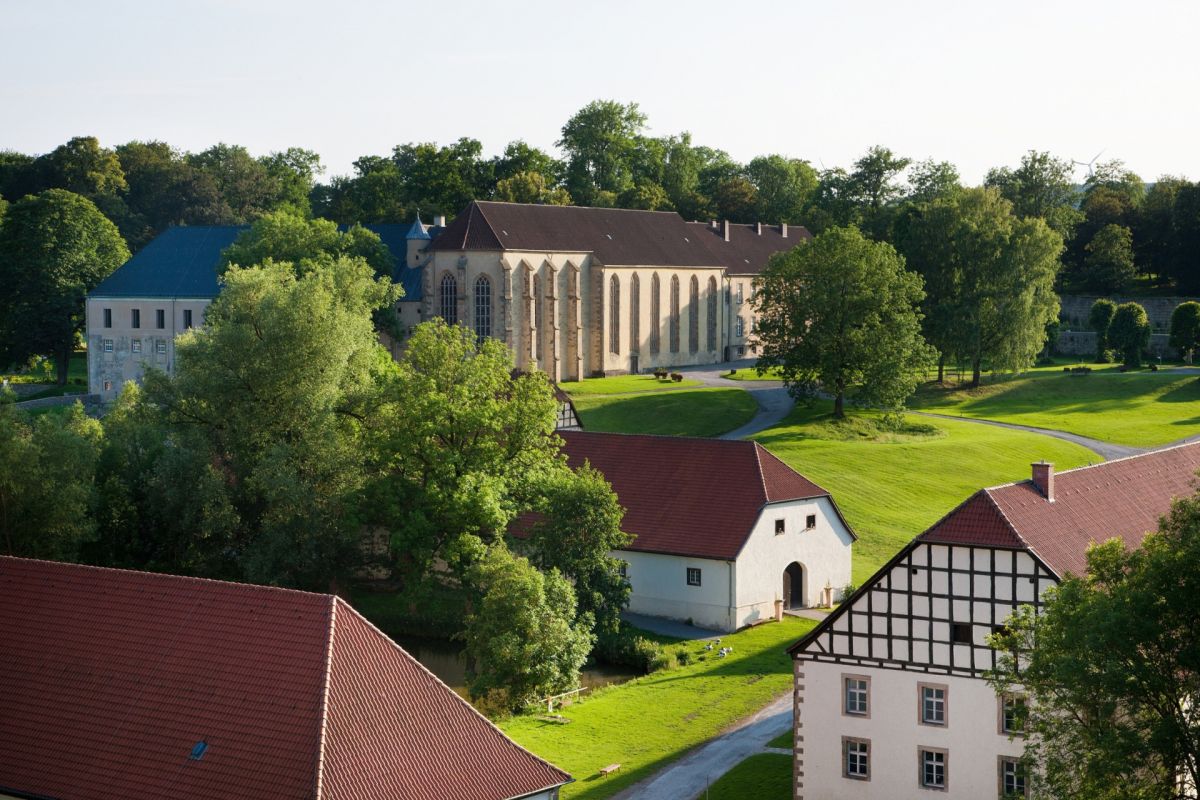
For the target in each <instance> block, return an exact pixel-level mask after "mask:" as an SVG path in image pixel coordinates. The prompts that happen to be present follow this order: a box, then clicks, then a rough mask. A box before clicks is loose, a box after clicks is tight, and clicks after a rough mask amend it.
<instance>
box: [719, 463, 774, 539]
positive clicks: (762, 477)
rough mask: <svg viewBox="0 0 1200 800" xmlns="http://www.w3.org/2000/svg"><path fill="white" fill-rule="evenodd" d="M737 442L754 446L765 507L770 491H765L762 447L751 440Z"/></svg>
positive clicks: (769, 499) (765, 477)
mask: <svg viewBox="0 0 1200 800" xmlns="http://www.w3.org/2000/svg"><path fill="white" fill-rule="evenodd" d="M727 441H728V440H727ZM739 441H749V442H751V443H752V444H753V445H754V451H753V452H754V466H755V467H757V468H758V483H759V485H760V486H762V493H763V505H766V504H767V503H769V502H771V492H770V490H768V489H767V476H766V474H765V473H764V471H763V464H762V455H761V453H760V452H759V451H761V450H762V445H760V444H759V443H758V442H756V441H754V440H753V439H749V440H739ZM746 538H747V539H749V538H750V537H749V536H747V537H746ZM745 546H746V543H745V542H742V547H745Z"/></svg>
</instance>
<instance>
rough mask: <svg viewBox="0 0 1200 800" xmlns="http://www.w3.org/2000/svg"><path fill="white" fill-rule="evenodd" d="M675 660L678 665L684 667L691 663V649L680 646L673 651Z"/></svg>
mask: <svg viewBox="0 0 1200 800" xmlns="http://www.w3.org/2000/svg"><path fill="white" fill-rule="evenodd" d="M675 660H676V661H678V662H679V666H681V667H686V666H687V665H688V664H690V663H692V651H691V650H688V649H687V648H686V647H680V648H678V649H677V650H676V651H675Z"/></svg>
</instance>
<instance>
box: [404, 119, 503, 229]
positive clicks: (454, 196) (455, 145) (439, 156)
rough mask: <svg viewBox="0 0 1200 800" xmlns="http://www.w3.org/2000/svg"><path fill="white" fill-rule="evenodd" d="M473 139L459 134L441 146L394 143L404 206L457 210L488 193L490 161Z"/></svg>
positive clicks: (436, 211) (430, 209) (445, 210)
mask: <svg viewBox="0 0 1200 800" xmlns="http://www.w3.org/2000/svg"><path fill="white" fill-rule="evenodd" d="M482 153H483V145H482V144H480V143H479V141H478V140H476V139H470V138H466V137H464V138H461V139H459V140H458V141H456V142H452V143H451V144H449V145H446V146H445V147H439V146H438V145H436V144H434V143H432V142H422V143H420V144H402V145H397V146H396V147H395V148H394V149H393V150H392V161H393V163H394V164H395V166H396V171H397V172H398V173H399V175H400V177H401V183H400V192H401V197H402V198H403V199H404V202H405V205H406V206H407V208H409V209H412V210H413V211H415V210H416V209H425V210H426V211H429V212H434V213H441V214H457V213H458V212H459V211H461V210H462V209H463V208H465V207H466V206H467V204H468V203H470V202H471V201H472V200H475V199H476V198H483V197H487V196H489V195H490V194H491V190H492V186H493V184H494V181H493V180H492V177H491V165H490V164H488V163H487V162H485V161H484V160H483V159H482V158H481V155H482Z"/></svg>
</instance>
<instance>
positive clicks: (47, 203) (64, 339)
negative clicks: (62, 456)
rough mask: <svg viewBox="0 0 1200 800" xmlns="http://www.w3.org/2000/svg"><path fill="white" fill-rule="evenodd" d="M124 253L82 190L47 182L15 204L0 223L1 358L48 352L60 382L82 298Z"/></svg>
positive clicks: (10, 360)
mask: <svg viewBox="0 0 1200 800" xmlns="http://www.w3.org/2000/svg"><path fill="white" fill-rule="evenodd" d="M128 258H129V249H128V248H127V247H126V246H125V242H124V241H123V240H122V239H121V234H120V233H119V232H118V231H117V228H116V226H115V225H113V224H112V222H110V221H109V220H108V219H107V218H106V217H105V216H104V215H103V214H101V213H100V211H99V209H97V208H96V206H95V205H93V204H92V202H91V201H90V200H88V199H86V198H84V197H80V196H79V195H77V194H73V193H71V192H68V191H65V190H63V189H49V190H47V191H45V192H42V193H41V194H38V195H30V196H27V197H25V198H24V199H22V200H18V201H17V202H15V203H13V204H12V205H11V206H10V207H9V209H8V212H7V213H6V214H5V215H4V220H3V224H2V225H0V363H15V362H23V361H25V360H27V359H29V358H30V357H31V356H34V355H43V356H53V357H54V359H55V362H56V364H57V366H58V383H59V384H65V383H66V382H67V369H68V367H69V366H70V361H71V353H72V352H73V351H74V349H75V342H76V339H77V337H78V336H79V334H80V333H81V332H82V331H83V324H84V299H85V297H86V296H87V293H88V292H89V291H90V290H91V289H92V288H93V287H95V286H96V284H98V283H99V282H100V281H101V280H103V279H104V278H105V277H106V276H107V275H108V274H109V273H111V272H112V271H113V270H115V269H116V268H117V267H119V266H121V264H122V263H124V262H125V261H126V260H127V259H128Z"/></svg>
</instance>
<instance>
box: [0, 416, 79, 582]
mask: <svg viewBox="0 0 1200 800" xmlns="http://www.w3.org/2000/svg"><path fill="white" fill-rule="evenodd" d="M9 394H10V395H11V393H9ZM102 438H103V433H102V431H101V428H100V424H99V423H98V422H96V421H95V420H93V419H89V418H88V417H87V415H85V414H84V413H83V407H82V406H81V405H79V404H78V403H76V404H75V405H74V406H72V407H71V409H70V410H69V411H68V412H67V413H66V414H62V415H60V414H43V415H39V416H38V417H36V418H30V417H28V416H26V415H25V414H23V413H21V412H20V411H18V410H17V409H16V408H15V407H14V406H13V404H12V403H11V402H8V401H7V400H6V399H5V398H4V397H2V396H0V549H2V551H3V552H4V554H5V555H15V556H24V557H27V558H50V559H64V560H70V559H73V558H75V557H76V556H77V554H78V551H79V546H80V544H81V543H82V542H83V541H84V540H86V539H87V538H88V537H90V536H91V534H92V531H93V529H94V526H93V523H92V520H91V518H90V517H89V516H88V509H89V506H90V505H91V502H92V497H93V492H94V489H93V481H94V475H95V468H96V458H97V455H98V453H99V450H100V446H101V440H102Z"/></svg>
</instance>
